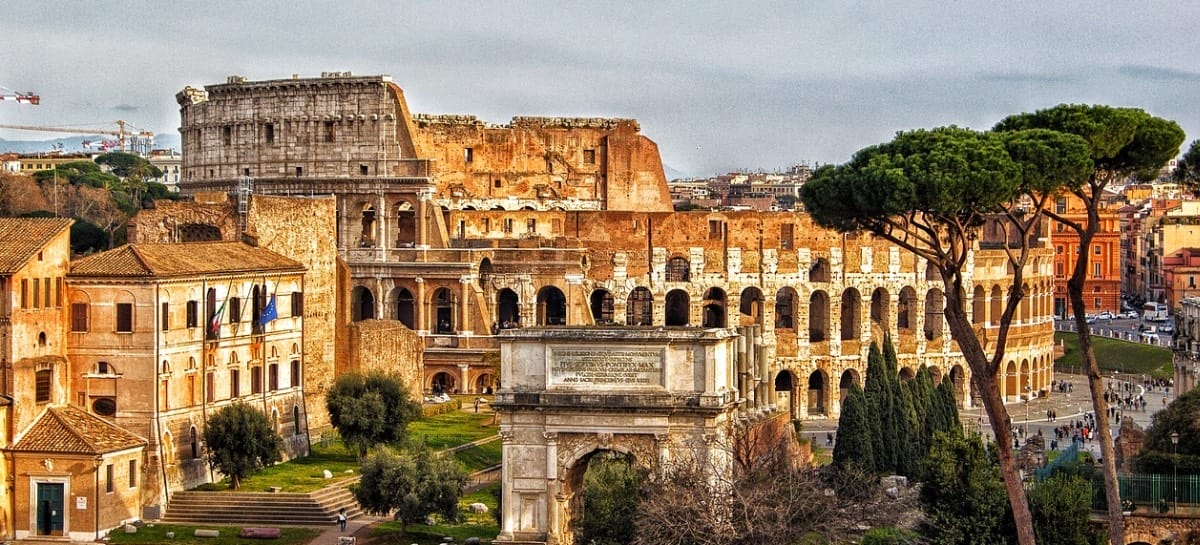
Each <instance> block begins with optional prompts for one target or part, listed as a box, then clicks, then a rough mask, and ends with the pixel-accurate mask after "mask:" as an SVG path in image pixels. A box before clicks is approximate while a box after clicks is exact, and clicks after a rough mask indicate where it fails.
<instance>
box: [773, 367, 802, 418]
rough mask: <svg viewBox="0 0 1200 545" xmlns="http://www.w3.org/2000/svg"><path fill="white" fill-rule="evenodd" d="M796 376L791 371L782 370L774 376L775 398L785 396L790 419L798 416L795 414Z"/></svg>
mask: <svg viewBox="0 0 1200 545" xmlns="http://www.w3.org/2000/svg"><path fill="white" fill-rule="evenodd" d="M795 389H796V375H794V374H792V372H791V371H788V370H786V369H784V370H783V371H780V372H779V374H777V375H775V398H776V399H778V398H779V397H781V396H787V406H788V415H790V416H791V417H792V418H796V417H797V416H799V415H798V414H796V396H795V393H796V392H795Z"/></svg>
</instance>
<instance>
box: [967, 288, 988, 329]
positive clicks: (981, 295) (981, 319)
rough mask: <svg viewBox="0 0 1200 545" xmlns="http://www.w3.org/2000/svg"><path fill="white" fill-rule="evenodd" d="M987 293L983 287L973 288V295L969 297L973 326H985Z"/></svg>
mask: <svg viewBox="0 0 1200 545" xmlns="http://www.w3.org/2000/svg"><path fill="white" fill-rule="evenodd" d="M986 309H987V292H986V291H984V289H983V286H975V291H974V295H972V296H971V323H972V324H975V325H985V324H987V314H986V312H987V310H986Z"/></svg>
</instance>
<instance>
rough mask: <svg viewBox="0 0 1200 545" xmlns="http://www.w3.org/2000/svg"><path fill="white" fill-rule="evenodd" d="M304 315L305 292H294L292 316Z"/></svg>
mask: <svg viewBox="0 0 1200 545" xmlns="http://www.w3.org/2000/svg"><path fill="white" fill-rule="evenodd" d="M303 315H304V292H300V291H293V292H292V317H293V318H296V317H300V316H303Z"/></svg>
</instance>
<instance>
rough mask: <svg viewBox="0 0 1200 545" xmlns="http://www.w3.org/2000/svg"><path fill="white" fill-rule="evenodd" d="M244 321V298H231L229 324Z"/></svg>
mask: <svg viewBox="0 0 1200 545" xmlns="http://www.w3.org/2000/svg"><path fill="white" fill-rule="evenodd" d="M241 321H242V298H241V297H230V298H229V323H231V324H236V323H238V322H241Z"/></svg>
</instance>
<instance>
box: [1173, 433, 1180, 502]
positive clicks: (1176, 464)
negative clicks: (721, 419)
mask: <svg viewBox="0 0 1200 545" xmlns="http://www.w3.org/2000/svg"><path fill="white" fill-rule="evenodd" d="M1178 447H1179V432H1177V431H1173V432H1171V470H1172V471H1173V475H1172V476H1171V487H1172V489H1173V490H1174V492H1173V493H1172V494H1173V495H1174V501H1175V513H1179V454H1178V452H1177V449H1178Z"/></svg>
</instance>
